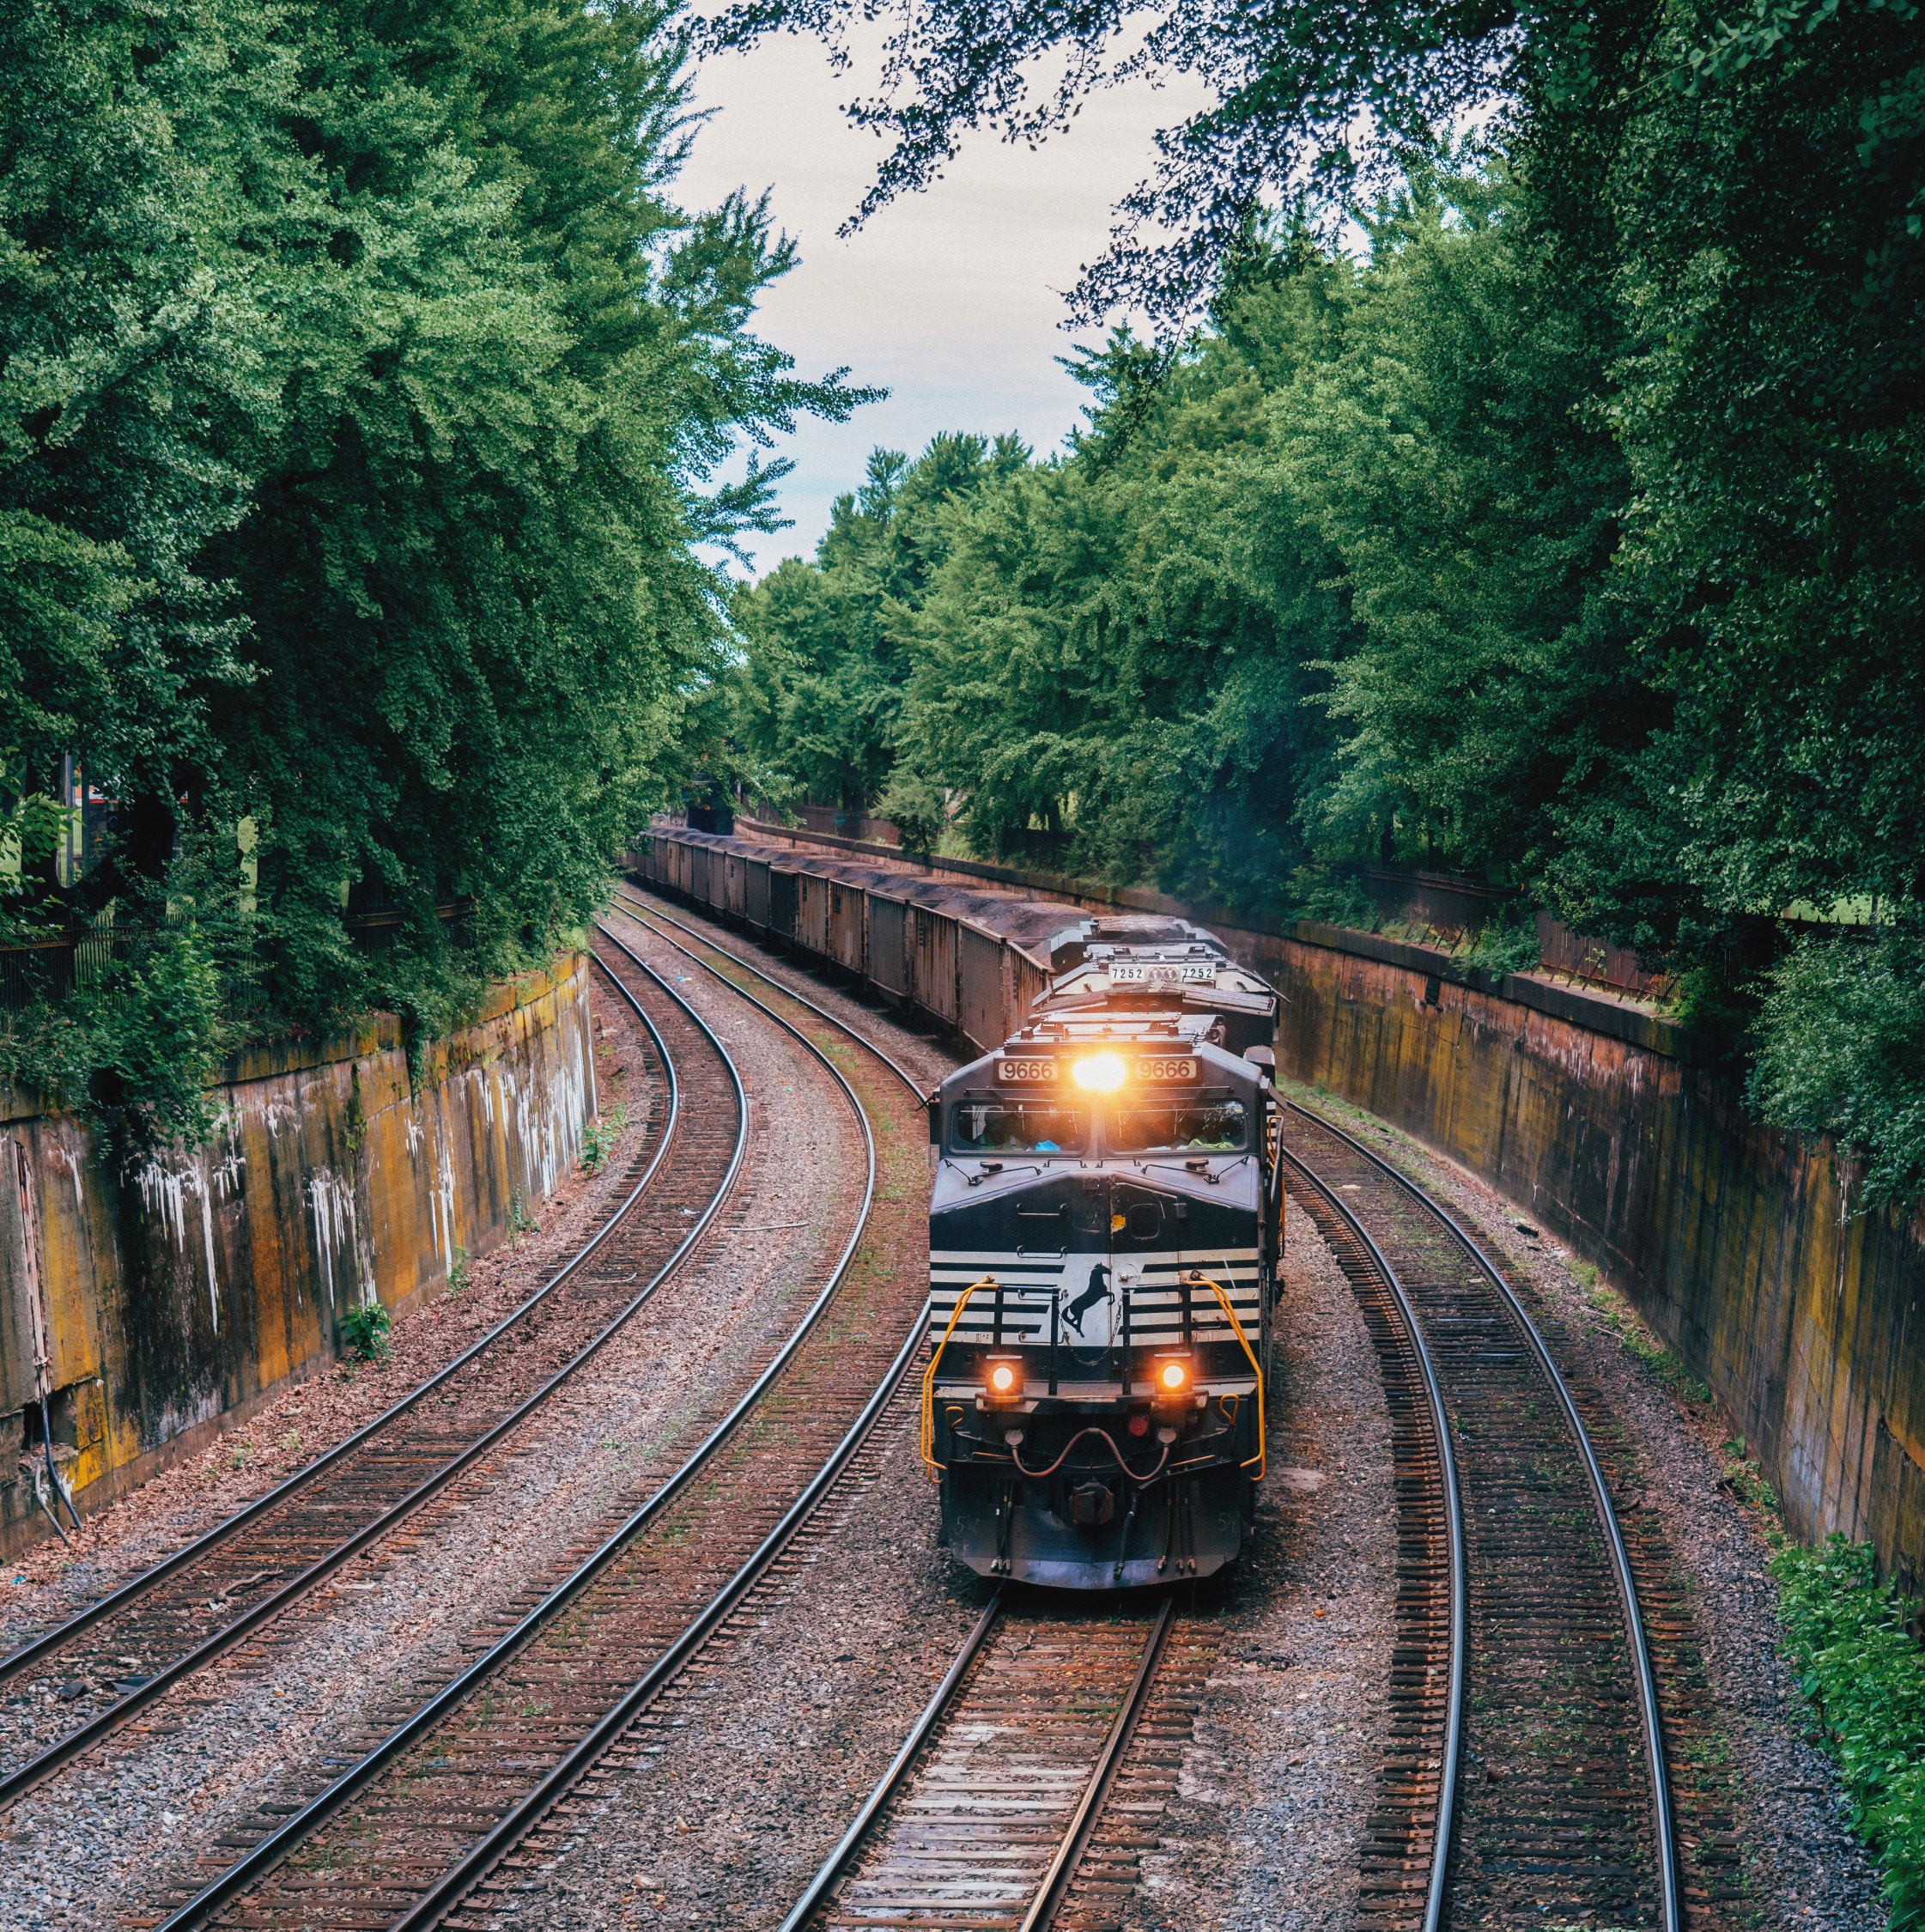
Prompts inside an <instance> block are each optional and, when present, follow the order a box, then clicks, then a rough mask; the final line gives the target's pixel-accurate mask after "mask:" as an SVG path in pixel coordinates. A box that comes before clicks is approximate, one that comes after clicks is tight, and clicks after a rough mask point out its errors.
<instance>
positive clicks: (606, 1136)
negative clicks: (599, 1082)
mask: <svg viewBox="0 0 1925 1932" xmlns="http://www.w3.org/2000/svg"><path fill="white" fill-rule="evenodd" d="M628 1125H629V1109H628V1106H627V1104H626V1103H622V1104H619V1105H617V1106H615V1107H613V1108H611V1109H610V1110H609V1111H608V1112H607V1113H606V1114H598V1115H596V1117H595V1118H594V1119H593V1120H592V1121H588V1122H587V1123H586V1125H585V1126H584V1127H582V1130H581V1170H582V1172H583V1173H584V1174H599V1173H600V1172H601V1171H602V1170H603V1169H604V1167H606V1166H607V1165H608V1157H609V1156H610V1154H611V1153H613V1152H614V1151H615V1145H616V1142H617V1141H618V1140H620V1139H621V1138H622V1133H624V1132H625V1131H626V1129H627V1127H628Z"/></svg>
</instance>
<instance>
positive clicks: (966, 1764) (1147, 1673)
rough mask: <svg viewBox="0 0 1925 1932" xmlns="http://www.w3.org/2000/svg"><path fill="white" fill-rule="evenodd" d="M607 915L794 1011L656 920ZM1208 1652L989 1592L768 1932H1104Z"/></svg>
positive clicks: (1159, 1609)
mask: <svg viewBox="0 0 1925 1932" xmlns="http://www.w3.org/2000/svg"><path fill="white" fill-rule="evenodd" d="M618 903H619V904H620V905H621V906H622V909H623V910H625V911H627V912H629V914H630V915H631V916H632V917H635V919H637V920H639V921H640V922H641V923H643V924H645V925H649V926H651V927H653V928H654V929H656V930H657V931H658V932H659V931H661V929H662V928H664V927H672V928H673V929H674V930H675V931H676V932H678V933H681V934H683V937H684V938H685V939H689V940H691V941H694V942H695V944H696V945H699V946H700V947H701V949H703V950H704V951H707V952H711V953H714V954H715V955H718V956H720V957H722V958H724V959H726V960H727V961H728V962H729V963H730V964H731V965H732V967H734V968H735V969H737V970H738V971H740V972H743V973H745V974H748V975H753V976H754V977H755V978H756V979H758V980H761V981H764V982H766V983H767V984H768V985H770V986H774V987H779V988H780V989H781V990H782V991H784V992H785V993H787V994H788V996H789V997H790V998H792V999H803V998H804V996H803V995H801V994H800V993H797V992H795V990H794V989H793V988H792V987H788V986H787V985H786V982H785V981H780V980H777V979H776V978H774V975H770V974H768V973H765V972H763V971H762V969H761V968H760V967H759V966H756V964H754V963H752V962H750V961H749V960H747V959H745V958H744V957H742V955H741V954H740V953H738V952H737V951H734V950H733V949H732V948H729V947H726V946H721V945H717V944H716V943H715V941H714V940H713V939H710V938H709V937H708V936H707V934H706V933H700V932H698V931H697V930H696V929H695V927H690V926H689V925H687V924H686V923H684V922H683V920H678V919H676V918H674V917H673V916H672V915H671V914H667V913H665V912H664V911H662V910H661V909H660V908H658V907H656V906H653V905H650V904H647V903H646V902H637V901H635V900H632V899H629V898H628V897H627V896H623V897H622V899H621V900H619V901H618ZM671 943H675V942H672V941H671ZM683 950H685V951H686V950H688V949H686V948H684V949H683ZM691 957H695V955H693V954H691ZM810 1004H811V1005H812V1003H810ZM815 1010H816V1011H817V1012H820V1011H821V1009H820V1008H816V1009H815ZM824 1017H825V1018H826V1017H828V1016H826V1015H825V1016H824ZM831 1024H835V1025H836V1026H838V1027H841V1028H842V1030H845V1031H848V1032H851V1033H852V1034H853V1033H854V1030H853V1029H850V1028H848V1027H847V1024H846V1023H844V1022H842V1021H839V1020H835V1021H832V1022H831ZM855 1036H856V1037H863V1036H861V1035H859V1034H857V1035H855ZM872 1044H873V1042H871V1045H872ZM1196 1594H1197V1593H1196V1592H1195V1591H1194V1590H1192V1591H1190V1592H1188V1593H1187V1595H1190V1596H1194V1595H1196ZM1218 1641H1219V1637H1218V1631H1217V1629H1216V1627H1215V1625H1214V1623H1213V1620H1212V1619H1211V1617H1210V1616H1209V1614H1208V1613H1207V1611H1205V1612H1204V1613H1201V1614H1196V1613H1191V1614H1181V1613H1179V1612H1178V1610H1177V1607H1176V1603H1175V1598H1174V1597H1173V1596H1171V1595H1168V1594H1165V1595H1163V1596H1162V1597H1161V1598H1160V1599H1158V1600H1157V1601H1153V1602H1151V1603H1150V1604H1148V1605H1145V1603H1144V1601H1142V1600H1141V1599H1140V1598H1139V1599H1138V1600H1137V1601H1133V1602H1131V1603H1129V1604H1128V1605H1127V1607H1124V1608H1119V1607H1117V1605H1116V1604H1115V1603H1114V1602H1109V1601H1106V1602H1104V1603H1102V1604H1101V1605H1092V1604H1090V1603H1088V1602H1084V1601H1062V1600H1057V1601H1049V1600H1048V1599H1047V1598H1039V1597H1032V1596H1030V1595H1028V1594H1027V1593H1023V1592H1011V1591H1008V1590H1005V1589H999V1590H998V1591H997V1592H996V1594H995V1595H993V1597H992V1598H991V1600H990V1601H989V1603H988V1604H987V1607H985V1609H984V1611H983V1613H982V1615H981V1618H980V1619H978V1621H977V1623H976V1624H975V1627H974V1628H973V1629H972V1630H971V1631H970V1632H969V1636H968V1637H966V1638H965V1639H964V1641H963V1645H962V1648H961V1649H960V1650H959V1651H958V1653H957V1655H956V1658H955V1659H954V1661H953V1662H951V1664H950V1668H949V1669H948V1671H947V1672H946V1674H944V1678H943V1680H942V1682H941V1684H940V1685H939V1686H938V1688H937V1690H936V1692H935V1694H934V1696H933V1697H932V1698H931V1700H930V1702H929V1704H927V1705H926V1707H925V1709H924V1710H923V1711H922V1713H921V1715H920V1716H919V1718H918V1719H917V1721H916V1722H915V1724H914V1726H913V1727H912V1728H911V1730H910V1732H909V1734H908V1736H907V1738H906V1739H905V1740H904V1741H903V1743H902V1747H901V1748H900V1750H899V1751H898V1752H897V1753H896V1758H895V1759H894V1761H893V1762H892V1763H891V1765H890V1768H889V1770H888V1771H886V1772H885V1773H884V1776H883V1778H882V1780H881V1782H880V1783H878V1784H877V1787H876V1789H874V1790H873V1791H872V1792H871V1794H870V1795H869V1797H868V1798H867V1799H866V1800H865V1802H864V1803H863V1805H862V1806H861V1807H860V1808H859V1810H858V1812H857V1814H856V1815H855V1817H854V1819H853V1820H852V1822H851V1823H850V1825H849V1826H848V1828H847V1831H846V1832H844V1834H843V1836H842V1838H841V1841H840V1842H839V1843H838V1844H837V1845H836V1846H835V1849H834V1850H833V1851H831V1852H830V1854H829V1857H828V1858H827V1859H826V1860H825V1861H824V1862H823V1865H822V1867H821V1868H820V1869H819V1870H818V1871H817V1874H816V1875H815V1877H814V1879H813V1880H811V1884H810V1886H808V1888H807V1890H806V1891H805V1893H803V1895H802V1897H801V1898H800V1899H799V1900H797V1902H796V1903H795V1905H793V1906H792V1909H791V1910H790V1911H789V1913H788V1915H787V1917H786V1918H785V1919H784V1920H783V1922H782V1927H781V1932H805V1929H810V1932H839V1929H847V1932H853V1929H856V1928H874V1927H878V1926H888V1927H890V1928H891V1929H893V1932H903V1929H913V1928H927V1929H929V1932H938V1929H943V1932H956V1929H957V1928H958V1927H968V1928H969V1929H970V1932H1005V1929H1006V1932H1043V1929H1044V1928H1048V1927H1058V1928H1060V1929H1061V1932H1072V1929H1075V1928H1087V1929H1089V1932H1098V1929H1101V1928H1106V1927H1112V1926H1114V1925H1115V1924H1117V1923H1120V1919H1119V1917H1118V1916H1117V1915H1118V1913H1119V1911H1120V1910H1121V1909H1122V1907H1123V1906H1125V1905H1126V1903H1127V1900H1128V1898H1129V1895H1130V1894H1131V1893H1132V1892H1133V1890H1134V1889H1135V1886H1136V1883H1137V1880H1138V1878H1139V1869H1138V1859H1139V1854H1140V1852H1141V1851H1142V1850H1144V1849H1145V1846H1146V1845H1148V1844H1153V1843H1154V1839H1153V1838H1148V1837H1146V1836H1145V1832H1147V1831H1151V1830H1153V1828H1154V1823H1155V1820H1156V1818H1157V1816H1158V1815H1160V1814H1161V1812H1162V1810H1163V1807H1164V1805H1165V1804H1166V1802H1167V1801H1168V1799H1169V1796H1170V1795H1171V1794H1172V1793H1173V1792H1174V1790H1175V1784H1176V1780H1177V1777H1178V1774H1179V1771H1180V1770H1181V1759H1182V1755H1183V1752H1184V1750H1185V1748H1186V1747H1187V1745H1188V1742H1189V1740H1190V1736H1191V1732H1192V1727H1193V1720H1194V1717H1195V1716H1196V1714H1197V1712H1198V1711H1199V1710H1200V1709H1201V1708H1202V1705H1203V1702H1204V1696H1205V1680H1206V1678H1207V1676H1208V1674H1209V1670H1210V1668H1211V1664H1212V1663H1213V1662H1214V1661H1215V1659H1216V1656H1217V1653H1218Z"/></svg>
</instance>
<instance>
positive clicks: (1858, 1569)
mask: <svg viewBox="0 0 1925 1932" xmlns="http://www.w3.org/2000/svg"><path fill="white" fill-rule="evenodd" d="M1771 1569H1772V1573H1773V1574H1774V1575H1775V1576H1776V1577H1777V1580H1778V1583H1779V1586H1780V1591H1781V1595H1780V1598H1779V1617H1780V1619H1781V1621H1782V1624H1783V1626H1784V1634H1785V1648H1786V1651H1787V1654H1788V1656H1789V1657H1790V1659H1791V1662H1792V1667H1793V1668H1794V1669H1795V1670H1796V1671H1797V1673H1798V1676H1799V1687H1800V1689H1801V1691H1802V1692H1803V1693H1804V1695H1805V1697H1806V1698H1807V1700H1808V1701H1809V1703H1810V1705H1811V1708H1812V1710H1813V1715H1814V1716H1816V1718H1817V1720H1818V1723H1819V1728H1820V1732H1821V1735H1823V1737H1824V1739H1825V1742H1826V1743H1827V1745H1828V1746H1829V1747H1830V1748H1831V1753H1832V1754H1833V1756H1835V1757H1836V1758H1837V1761H1838V1768H1839V1771H1840V1772H1841V1774H1842V1775H1843V1779H1844V1786H1845V1791H1846V1794H1847V1795H1848V1796H1849V1799H1850V1801H1851V1803H1852V1807H1853V1809H1854V1812H1855V1823H1856V1825H1857V1826H1858V1829H1859V1830H1860V1831H1861V1832H1863V1834H1864V1835H1865V1837H1866V1838H1867V1839H1868V1840H1869V1841H1870V1843H1871V1844H1873V1846H1874V1847H1875V1848H1876V1850H1877V1851H1878V1854H1879V1865H1880V1866H1881V1867H1882V1868H1883V1870H1884V1873H1885V1886H1886V1899H1888V1901H1889V1902H1890V1905H1891V1907H1892V1925H1893V1926H1894V1927H1895V1928H1907V1927H1914V1926H1916V1925H1918V1924H1920V1923H1922V1922H1925V1652H1922V1651H1921V1650H1920V1649H1919V1646H1918V1644H1917V1643H1916V1640H1915V1639H1914V1637H1912V1635H1911V1633H1910V1631H1909V1630H1908V1629H1907V1628H1906V1621H1907V1619H1908V1617H1909V1616H1910V1612H1911V1608H1912V1607H1911V1606H1910V1605H1908V1604H1906V1603H1905V1602H1904V1601H1902V1600H1900V1598H1899V1597H1898V1593H1897V1591H1896V1590H1895V1589H1894V1588H1893V1587H1892V1583H1890V1582H1889V1581H1886V1582H1885V1583H1880V1582H1879V1580H1878V1574H1877V1566H1876V1564H1875V1563H1874V1562H1873V1553H1872V1548H1871V1546H1870V1545H1869V1544H1868V1543H1852V1542H1848V1541H1847V1540H1845V1538H1844V1537H1843V1536H1839V1535H1834V1536H1833V1537H1831V1540H1829V1541H1828V1542H1826V1543H1825V1545H1824V1546H1823V1547H1821V1548H1819V1549H1816V1550H1805V1549H1800V1548H1798V1547H1797V1546H1795V1545H1794V1544H1790V1543H1781V1544H1780V1546H1779V1547H1778V1551H1777V1553H1776V1556H1774V1557H1773V1558H1772V1562H1771Z"/></svg>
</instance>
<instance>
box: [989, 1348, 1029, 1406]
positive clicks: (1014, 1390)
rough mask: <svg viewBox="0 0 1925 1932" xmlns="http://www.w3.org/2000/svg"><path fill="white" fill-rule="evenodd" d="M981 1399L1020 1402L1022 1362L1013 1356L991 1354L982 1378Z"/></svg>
mask: <svg viewBox="0 0 1925 1932" xmlns="http://www.w3.org/2000/svg"><path fill="white" fill-rule="evenodd" d="M982 1393H983V1399H984V1400H986V1401H988V1402H1003V1403H1007V1402H1020V1401H1021V1400H1023V1364H1022V1362H1021V1361H1020V1360H1019V1359H1018V1358H1017V1357H1015V1356H1011V1355H992V1356H991V1357H990V1358H989V1361H988V1363H987V1367H986V1370H985V1372H984V1375H983V1378H982Z"/></svg>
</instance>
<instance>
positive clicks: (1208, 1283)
mask: <svg viewBox="0 0 1925 1932" xmlns="http://www.w3.org/2000/svg"><path fill="white" fill-rule="evenodd" d="M1190 1279H1191V1281H1192V1282H1193V1283H1194V1284H1195V1285H1197V1286H1198V1287H1199V1288H1207V1289H1208V1290H1209V1291H1210V1292H1211V1294H1213V1295H1214V1296H1215V1297H1217V1300H1218V1303H1220V1304H1221V1306H1222V1308H1223V1311H1224V1316H1225V1318H1226V1319H1227V1320H1228V1321H1229V1322H1230V1333H1231V1334H1234V1335H1235V1336H1236V1340H1237V1341H1238V1342H1239V1344H1241V1346H1242V1350H1243V1352H1244V1354H1245V1355H1246V1356H1248V1358H1249V1363H1250V1372H1251V1374H1252V1375H1254V1376H1255V1377H1256V1378H1257V1452H1256V1454H1255V1455H1253V1456H1249V1457H1247V1458H1246V1459H1245V1460H1244V1461H1242V1462H1240V1463H1239V1464H1238V1465H1237V1467H1239V1468H1240V1469H1248V1467H1249V1466H1250V1464H1251V1463H1253V1462H1254V1463H1255V1464H1256V1466H1257V1473H1255V1475H1254V1476H1252V1477H1251V1478H1250V1480H1251V1481H1252V1482H1254V1483H1260V1482H1261V1481H1262V1480H1263V1473H1264V1471H1265V1469H1266V1467H1268V1466H1269V1465H1268V1464H1267V1462H1266V1461H1265V1457H1266V1454H1267V1452H1268V1450H1269V1447H1270V1437H1269V1431H1268V1424H1267V1422H1266V1419H1265V1416H1264V1413H1263V1370H1262V1367H1261V1366H1260V1364H1259V1363H1258V1361H1257V1357H1256V1351H1255V1350H1254V1348H1252V1347H1251V1346H1250V1338H1249V1337H1248V1335H1246V1334H1244V1333H1243V1324H1242V1322H1241V1321H1238V1320H1237V1319H1236V1309H1234V1308H1232V1307H1231V1306H1230V1297H1229V1296H1228V1295H1227V1294H1226V1293H1225V1292H1224V1286H1223V1284H1222V1283H1221V1282H1218V1281H1212V1280H1211V1279H1210V1277H1209V1276H1208V1275H1206V1274H1205V1273H1203V1272H1202V1271H1201V1270H1200V1269H1199V1268H1192V1269H1191V1270H1190Z"/></svg>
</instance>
